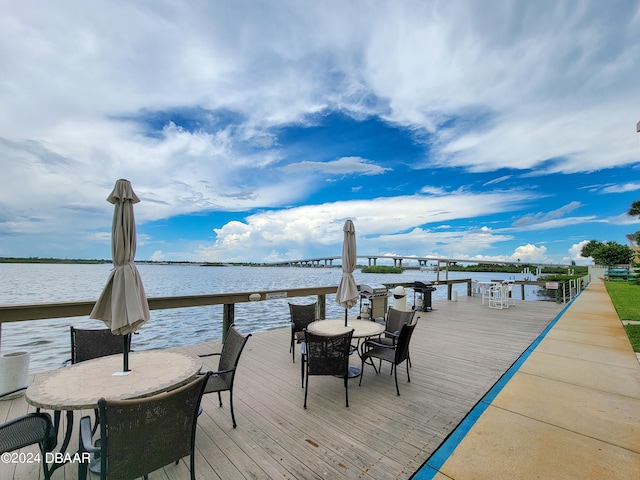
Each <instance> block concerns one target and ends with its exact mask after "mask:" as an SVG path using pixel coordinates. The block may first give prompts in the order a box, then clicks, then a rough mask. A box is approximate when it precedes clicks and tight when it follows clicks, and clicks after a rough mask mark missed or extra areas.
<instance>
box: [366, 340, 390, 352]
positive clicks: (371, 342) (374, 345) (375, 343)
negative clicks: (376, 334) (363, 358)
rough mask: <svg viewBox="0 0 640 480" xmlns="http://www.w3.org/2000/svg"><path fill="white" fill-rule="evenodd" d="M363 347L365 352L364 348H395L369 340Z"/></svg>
mask: <svg viewBox="0 0 640 480" xmlns="http://www.w3.org/2000/svg"><path fill="white" fill-rule="evenodd" d="M362 347H363V351H364V347H369V348H371V347H384V348H391V349H393V348H395V347H394V346H392V345H386V344H384V343H380V342H376V341H375V340H367V341H365V342H364V343H363V344H362Z"/></svg>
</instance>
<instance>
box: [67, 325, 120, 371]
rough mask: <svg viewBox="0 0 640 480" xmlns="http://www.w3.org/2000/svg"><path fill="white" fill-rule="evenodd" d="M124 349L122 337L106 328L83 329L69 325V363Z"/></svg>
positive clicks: (104, 355) (103, 355)
mask: <svg viewBox="0 0 640 480" xmlns="http://www.w3.org/2000/svg"><path fill="white" fill-rule="evenodd" d="M123 351H124V338H123V336H122V335H114V334H113V333H111V330H109V329H108V328H103V329H97V330H96V329H91V330H85V329H80V328H74V327H71V363H79V362H84V361H86V360H91V359H93V358H98V357H106V356H107V355H114V354H116V353H122V352H123Z"/></svg>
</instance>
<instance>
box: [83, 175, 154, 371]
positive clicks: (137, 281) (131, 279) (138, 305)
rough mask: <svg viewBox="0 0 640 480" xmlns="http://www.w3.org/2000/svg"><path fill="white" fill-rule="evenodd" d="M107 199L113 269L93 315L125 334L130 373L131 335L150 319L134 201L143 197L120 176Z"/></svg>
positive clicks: (124, 367) (115, 331)
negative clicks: (110, 213)
mask: <svg viewBox="0 0 640 480" xmlns="http://www.w3.org/2000/svg"><path fill="white" fill-rule="evenodd" d="M107 201H109V202H111V203H113V204H114V207H115V208H114V212H113V226H112V230H111V254H112V257H113V269H112V270H111V273H110V274H109V278H108V279H107V284H106V285H105V287H104V290H103V291H102V294H101V295H100V298H98V301H97V302H96V304H95V306H94V307H93V310H92V311H91V314H90V315H89V317H90V318H95V319H98V320H102V321H103V322H104V323H105V324H106V325H107V327H109V328H110V329H111V332H112V333H113V334H114V335H122V336H123V342H124V365H123V372H128V371H129V344H130V341H131V334H132V333H133V332H135V331H136V330H138V329H139V328H140V326H142V324H143V323H144V322H146V321H147V320H149V304H148V302H147V296H146V294H145V292H144V286H143V285H142V279H141V278H140V273H139V272H138V269H137V268H136V265H135V263H134V258H135V255H136V223H135V218H134V215H133V204H134V203H138V202H139V201H140V199H139V198H138V196H137V195H136V194H135V193H134V191H133V188H132V187H131V183H130V182H129V181H128V180H124V179H120V180H118V181H117V182H116V185H115V187H114V188H113V191H112V192H111V194H110V195H109V197H108V198H107Z"/></svg>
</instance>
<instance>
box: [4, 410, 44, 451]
mask: <svg viewBox="0 0 640 480" xmlns="http://www.w3.org/2000/svg"><path fill="white" fill-rule="evenodd" d="M36 443H37V444H40V449H41V451H44V452H50V451H51V450H53V448H54V447H55V446H56V435H55V431H54V428H53V424H52V423H51V417H50V416H49V414H48V413H28V414H26V415H22V416H20V417H18V418H14V419H13V420H11V421H9V422H7V423H4V424H2V425H0V453H5V452H12V451H14V450H18V449H19V448H23V447H26V446H28V445H33V444H36ZM42 461H44V459H43V460H42Z"/></svg>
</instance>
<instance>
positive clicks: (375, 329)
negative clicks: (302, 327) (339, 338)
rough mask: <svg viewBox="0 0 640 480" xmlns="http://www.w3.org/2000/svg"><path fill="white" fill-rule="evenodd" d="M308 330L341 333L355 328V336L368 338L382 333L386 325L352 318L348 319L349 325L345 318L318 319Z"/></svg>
mask: <svg viewBox="0 0 640 480" xmlns="http://www.w3.org/2000/svg"><path fill="white" fill-rule="evenodd" d="M307 330H308V331H309V332H311V333H314V334H316V335H339V334H341V333H346V332H348V331H349V330H353V338H367V337H374V336H377V335H380V334H381V333H383V332H384V325H382V324H380V323H378V322H372V321H371V320H351V319H347V326H346V327H345V326H344V319H341V320H318V321H316V322H311V323H310V324H309V325H308V326H307Z"/></svg>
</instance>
